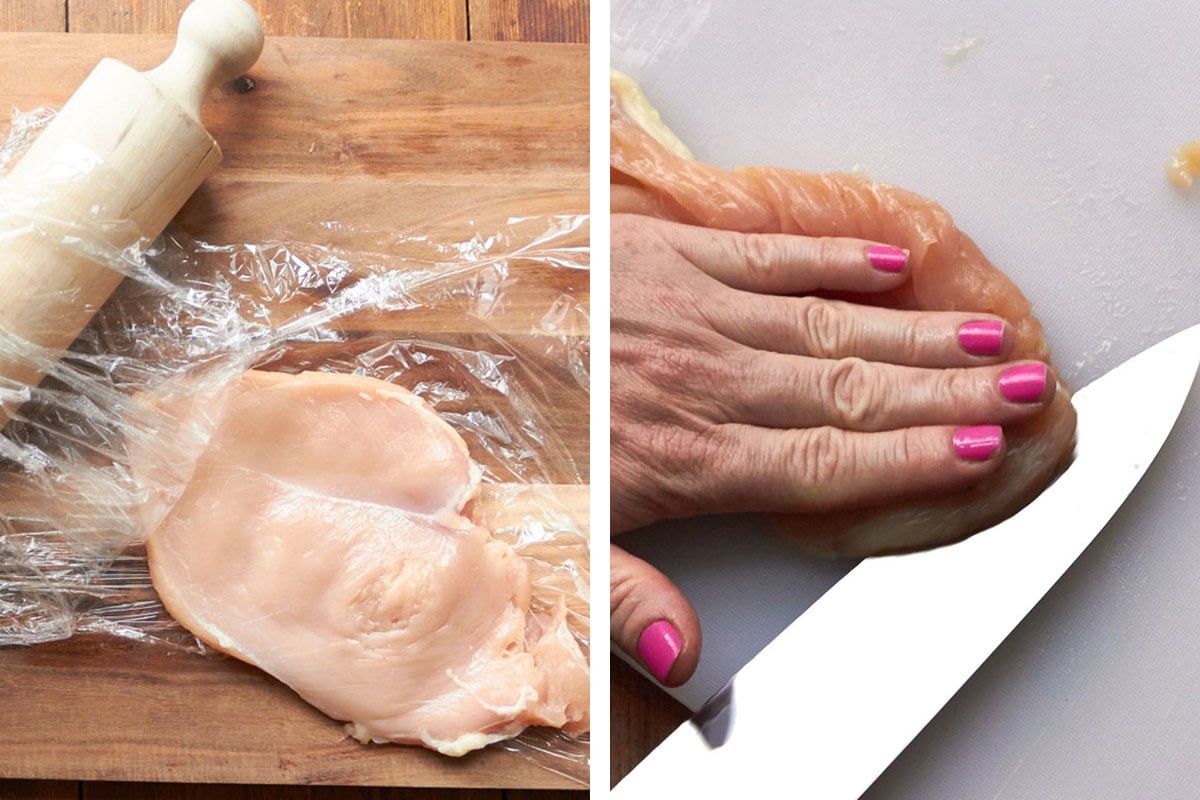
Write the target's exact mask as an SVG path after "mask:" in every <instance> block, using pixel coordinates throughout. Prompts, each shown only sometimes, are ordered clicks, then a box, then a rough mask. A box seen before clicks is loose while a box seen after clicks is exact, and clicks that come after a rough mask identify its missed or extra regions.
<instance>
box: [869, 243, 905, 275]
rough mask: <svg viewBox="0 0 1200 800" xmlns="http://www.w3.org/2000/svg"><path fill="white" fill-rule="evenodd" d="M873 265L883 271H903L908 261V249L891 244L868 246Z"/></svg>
mask: <svg viewBox="0 0 1200 800" xmlns="http://www.w3.org/2000/svg"><path fill="white" fill-rule="evenodd" d="M867 259H868V260H869V261H870V262H871V266H872V267H874V268H875V269H877V270H880V271H882V272H901V271H903V269H904V265H905V264H907V263H908V251H907V250H904V249H902V248H899V247H892V246H891V245H884V244H877V245H872V246H871V247H868V248H867Z"/></svg>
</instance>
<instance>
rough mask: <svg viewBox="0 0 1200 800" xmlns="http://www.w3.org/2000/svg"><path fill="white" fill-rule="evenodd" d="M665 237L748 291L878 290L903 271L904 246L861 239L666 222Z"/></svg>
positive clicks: (707, 269)
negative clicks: (713, 227)
mask: <svg viewBox="0 0 1200 800" xmlns="http://www.w3.org/2000/svg"><path fill="white" fill-rule="evenodd" d="M666 235H667V236H668V241H670V243H671V244H672V245H673V246H674V247H675V249H676V250H678V251H679V252H680V253H681V254H682V255H683V256H684V257H685V258H687V259H688V260H689V261H691V262H692V263H693V264H695V265H696V266H697V267H698V268H699V269H701V270H702V271H704V272H705V273H707V274H708V275H711V276H712V277H714V278H716V279H717V280H719V281H721V282H722V283H724V284H725V285H726V286H730V287H732V288H734V289H741V290H744V291H747V292H759V293H765V294H800V293H802V292H812V291H816V290H818V289H828V290H843V291H853V292H882V291H886V290H888V289H894V288H895V287H897V286H899V285H900V284H901V283H903V282H904V279H905V278H906V277H907V266H908V251H907V250H903V249H901V248H899V247H892V246H890V245H885V244H880V243H878V242H869V241H867V240H865V239H845V238H838V237H811V236H792V235H789V234H783V233H738V232H736V231H721V230H713V229H711V228H698V227H693V226H688V225H674V226H671V227H670V228H669V229H668V231H667V234H666Z"/></svg>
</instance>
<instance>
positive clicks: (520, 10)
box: [471, 0, 588, 42]
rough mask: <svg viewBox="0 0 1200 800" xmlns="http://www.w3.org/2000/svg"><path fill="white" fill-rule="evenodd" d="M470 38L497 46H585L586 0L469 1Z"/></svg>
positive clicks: (586, 36)
mask: <svg viewBox="0 0 1200 800" xmlns="http://www.w3.org/2000/svg"><path fill="white" fill-rule="evenodd" d="M471 38H472V39H473V40H475V41H484V40H487V41H498V42H587V41H588V3H587V0H583V2H580V1H579V0H516V2H513V1H512V0H471Z"/></svg>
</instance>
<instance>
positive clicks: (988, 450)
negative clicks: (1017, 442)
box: [952, 425, 1004, 461]
mask: <svg viewBox="0 0 1200 800" xmlns="http://www.w3.org/2000/svg"><path fill="white" fill-rule="evenodd" d="M952 441H953V442H954V452H955V453H956V454H957V455H958V457H959V458H961V459H964V460H966V461H987V460H988V459H989V458H991V457H992V453H995V452H996V451H997V450H999V449H1000V443H1001V442H1003V441H1004V431H1002V430H1000V426H999V425H976V426H974V427H971V428H959V429H958V430H956V431H955V432H954V436H953V438H952Z"/></svg>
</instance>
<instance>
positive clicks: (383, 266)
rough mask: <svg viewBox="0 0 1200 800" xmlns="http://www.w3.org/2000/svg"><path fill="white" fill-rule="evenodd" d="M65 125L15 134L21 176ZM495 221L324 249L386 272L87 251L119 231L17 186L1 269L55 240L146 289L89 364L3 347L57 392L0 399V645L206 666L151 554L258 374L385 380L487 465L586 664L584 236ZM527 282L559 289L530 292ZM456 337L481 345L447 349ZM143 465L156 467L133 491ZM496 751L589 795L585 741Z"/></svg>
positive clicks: (301, 261) (169, 250)
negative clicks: (149, 544) (91, 638)
mask: <svg viewBox="0 0 1200 800" xmlns="http://www.w3.org/2000/svg"><path fill="white" fill-rule="evenodd" d="M52 118H53V114H52V112H49V111H46V110H44V109H38V110H36V111H33V112H31V113H25V114H14V117H13V124H12V128H11V131H10V133H9V135H8V137H7V141H5V142H4V143H3V145H2V146H0V176H2V175H4V174H6V173H7V172H8V171H9V170H10V169H11V167H12V165H13V164H14V163H15V161H16V160H17V159H19V158H20V155H21V153H22V152H24V150H25V148H27V147H28V145H29V143H30V141H32V138H33V137H34V136H35V135H36V133H37V131H38V130H39V129H40V128H42V127H44V126H45V125H46V124H47V123H48V122H49V121H50V120H51V119H52ZM78 178H79V174H78V173H68V174H64V177H63V181H64V182H70V181H71V180H77V179H78ZM333 213H336V211H335V210H334V212H333ZM495 218H496V219H498V220H500V221H499V222H497V223H494V224H490V223H489V224H490V227H484V226H482V225H479V226H477V225H475V224H474V222H473V221H470V223H469V224H470V226H471V228H472V229H473V230H475V235H474V236H472V237H470V238H469V239H466V240H462V241H441V240H437V239H431V238H429V237H428V236H426V235H423V234H422V233H421V232H411V233H410V232H403V231H399V232H398V231H381V230H379V231H375V230H360V229H355V228H354V227H353V224H352V223H350V222H341V221H336V222H323V223H321V225H320V226H319V228H320V229H323V230H326V231H328V232H329V234H330V235H329V238H328V240H329V241H346V240H348V239H353V240H354V241H355V242H360V243H361V242H367V243H369V248H368V249H369V251H366V250H361V249H360V250H349V249H346V248H344V247H335V246H332V245H329V244H322V243H303V242H287V243H284V242H259V243H213V242H205V241H199V240H195V239H192V238H189V237H187V236H186V235H184V234H182V233H181V232H179V231H178V230H175V229H168V231H167V233H166V234H164V235H163V236H161V237H159V238H158V239H157V240H156V241H155V242H154V243H153V244H152V245H151V246H150V247H149V249H148V250H146V252H145V255H144V256H142V254H141V253H140V250H141V248H140V247H136V246H135V247H131V248H128V249H124V250H115V249H113V248H111V247H107V246H106V245H104V244H103V241H102V237H100V236H90V235H89V230H92V226H100V227H102V226H103V225H104V224H105V223H104V222H102V221H97V220H89V221H86V222H85V224H82V225H81V224H80V223H79V222H78V221H70V222H69V223H68V222H67V221H62V220H45V219H41V218H39V217H38V216H37V213H36V204H30V203H29V202H27V199H26V198H14V197H6V196H5V195H4V193H3V183H0V246H2V242H3V238H4V237H5V235H6V234H5V233H4V232H5V231H9V232H25V233H27V232H28V231H29V230H31V229H32V230H39V231H42V232H43V233H45V235H55V236H58V237H60V238H61V242H62V245H63V246H67V247H71V248H73V249H75V250H77V251H79V252H86V253H87V254H88V257H89V259H90V260H92V261H94V262H95V263H96V264H98V265H99V266H100V267H102V268H105V269H110V270H117V271H119V272H121V273H122V274H123V275H125V280H124V281H123V282H122V283H121V284H120V285H119V287H118V289H117V290H116V292H115V293H114V294H113V295H112V297H111V298H110V299H109V300H108V302H107V303H106V304H105V305H104V306H103V307H102V308H101V309H100V310H99V312H98V313H97V314H96V316H95V317H94V318H93V320H92V322H91V324H90V325H89V326H88V327H87V328H86V329H85V331H84V332H83V334H82V335H81V336H80V337H79V338H78V340H77V341H76V342H75V343H74V344H73V345H72V347H71V348H70V350H69V351H68V352H65V353H63V352H54V351H47V350H44V349H41V348H38V347H35V346H33V345H31V344H30V343H29V342H28V341H25V340H23V339H20V338H19V337H15V336H13V335H12V334H11V333H9V332H7V331H5V330H2V329H0V363H15V364H22V365H26V366H32V367H34V368H36V371H37V372H38V373H39V374H42V375H44V376H45V378H44V379H43V380H42V381H41V383H40V384H39V385H36V386H31V385H27V384H22V383H20V382H16V381H13V380H11V379H6V378H2V377H0V411H2V412H3V413H4V414H5V415H6V416H7V417H8V418H9V420H10V421H9V423H8V425H7V426H6V427H5V429H4V432H3V436H0V458H2V459H3V470H2V471H0V644H3V645H31V644H35V643H38V642H47V641H52V640H56V639H62V638H66V637H69V636H71V635H73V634H75V633H78V632H97V631H99V632H104V633H106V634H111V635H115V636H123V637H129V638H133V639H138V640H142V641H144V642H146V643H147V646H166V647H175V648H182V649H185V650H189V651H192V652H194V653H197V654H204V653H206V652H207V650H206V648H205V647H204V646H203V645H202V644H201V643H200V642H199V641H197V640H196V639H194V638H193V637H192V636H191V635H190V634H188V633H187V632H186V631H185V630H184V629H182V628H181V627H180V626H179V625H178V624H177V623H175V622H174V620H172V619H171V617H170V616H169V615H168V614H167V613H166V611H165V610H164V608H163V607H162V605H161V603H160V602H159V600H158V598H157V596H156V594H155V592H154V590H153V588H152V586H151V583H150V579H149V574H148V570H147V564H146V556H145V548H144V546H143V540H144V536H145V534H146V531H147V530H149V529H152V528H153V525H154V524H155V522H156V521H157V519H160V518H161V516H162V514H164V513H165V512H166V510H167V509H169V507H170V504H171V502H172V500H173V499H174V498H176V497H178V495H179V493H180V492H181V491H182V488H183V487H184V485H185V484H186V482H187V480H188V478H189V476H190V474H191V468H192V466H193V465H194V462H195V459H196V458H197V457H198V455H199V454H200V452H201V451H202V450H203V448H204V446H205V444H206V442H207V440H208V436H209V435H210V433H211V431H212V429H213V427H214V425H215V423H216V422H217V420H219V418H220V414H221V407H222V405H221V404H222V398H223V397H224V396H225V395H226V394H227V392H228V391H229V390H230V389H231V388H232V387H233V386H234V385H235V383H236V381H237V380H238V378H239V377H240V375H241V374H242V372H243V371H244V370H246V369H247V368H250V367H255V368H259V369H268V370H280V371H285V372H299V371H302V370H324V371H332V372H352V373H356V374H360V375H367V376H372V377H375V378H378V379H381V380H384V381H389V382H393V383H396V384H399V385H402V386H404V387H405V388H407V389H409V390H411V391H413V392H414V393H416V394H418V395H419V396H421V397H422V398H424V399H425V400H426V401H427V402H429V404H430V405H432V406H433V407H434V408H435V409H436V410H437V411H438V412H439V413H440V414H441V416H442V417H443V418H444V419H445V420H447V421H448V422H449V423H450V424H451V425H452V426H453V427H454V428H455V429H456V430H457V431H458V432H459V433H460V434H461V435H462V437H463V438H464V440H465V441H466V442H467V445H468V447H469V449H470V451H471V455H472V457H473V459H474V460H475V461H476V462H477V463H478V464H479V466H480V467H481V469H482V471H483V476H484V477H483V480H484V489H483V494H484V496H485V498H486V497H487V496H488V495H492V496H494V497H497V498H498V500H499V501H498V502H494V503H491V504H488V503H484V504H481V505H483V506H485V507H491V508H494V509H497V511H495V512H493V513H491V514H490V515H485V518H484V519H483V522H485V523H486V524H488V525H489V527H491V528H492V530H493V533H494V534H495V535H496V536H498V537H500V538H503V539H505V540H507V541H509V542H510V543H511V544H512V545H513V546H514V547H515V548H516V550H517V551H518V553H520V554H521V555H522V556H523V557H524V558H526V559H527V560H528V562H529V563H530V565H531V567H532V571H533V574H534V576H535V578H534V604H535V607H536V606H537V605H538V604H543V605H545V606H551V605H555V604H557V603H558V602H559V601H560V598H565V599H566V602H567V606H568V609H569V622H570V627H571V630H572V633H573V634H574V635H575V637H576V639H577V641H578V642H579V643H580V644H581V646H582V647H583V648H584V652H585V653H586V652H587V650H588V640H589V625H588V620H589V614H588V605H587V604H588V599H587V598H588V563H589V562H588V544H587V535H586V530H587V528H586V525H587V502H586V486H584V482H585V478H586V473H585V472H584V470H586V468H587V463H586V458H582V456H583V455H585V454H586V451H585V450H582V451H581V447H580V442H586V429H587V428H586V426H587V418H586V412H584V411H582V409H586V408H587V401H586V400H587V392H588V343H587V336H586V333H587V320H588V316H587V308H586V288H587V272H586V269H587V261H588V249H587V244H586V243H587V234H586V227H587V218H586V216H572V215H567V216H564V215H553V214H548V215H545V216H538V217H521V218H506V217H504V216H503V214H499V215H496V216H495ZM62 231H66V233H62ZM347 233H352V234H353V235H352V236H347V235H346V234H347ZM9 235H12V234H9ZM140 244H141V245H145V243H140ZM530 270H534V271H537V272H538V274H549V275H552V276H553V279H552V280H549V281H541V282H539V284H538V286H539V289H538V290H537V291H529V290H528V284H527V283H523V282H522V281H523V276H525V275H528V274H530ZM547 286H548V287H550V289H549V290H547V289H546V288H545V287H547ZM514 304H518V305H520V306H521V313H520V314H513V313H511V312H512V311H513V306H514ZM530 304H533V307H531V305H530ZM439 319H445V320H461V322H460V323H458V322H456V324H454V325H452V326H449V327H448V328H447V329H446V330H444V331H443V330H441V328H439V326H438V324H436V321H437V320H439ZM514 319H518V320H525V321H526V322H525V323H524V327H522V326H521V325H520V324H517V323H514V322H513V320H514ZM530 319H532V320H534V323H533V325H532V327H530V326H529V324H528V322H527V321H528V320H530ZM406 321H411V323H412V324H411V325H409V324H406ZM406 331H411V332H407V333H406ZM164 397H169V398H171V402H169V403H164V402H162V400H163V398H164ZM564 409H580V410H581V411H580V412H579V413H578V414H575V415H572V414H570V413H564V411H563V410H564ZM581 431H582V432H583V433H582V438H580V436H581V434H580V432H581ZM135 451H136V452H138V453H139V458H142V457H144V456H145V454H149V457H150V458H151V459H153V461H152V463H151V464H149V465H145V464H143V463H141V462H140V461H139V469H138V471H137V473H136V474H134V472H133V471H132V470H131V469H130V453H131V452H135ZM143 475H150V476H153V478H152V482H151V483H149V484H147V483H145V482H144V481H143V480H142V479H141V477H140V476H143ZM518 501H519V502H518ZM498 746H502V747H506V748H509V749H515V750H517V751H520V752H522V753H524V754H525V755H527V756H528V757H529V758H531V759H533V760H534V761H536V762H537V763H538V764H540V765H543V766H545V767H546V768H548V769H552V770H554V771H556V772H559V773H561V774H564V775H567V776H569V777H572V778H574V779H576V780H579V781H581V782H583V781H586V779H587V751H588V747H587V743H586V737H583V739H581V740H573V739H570V738H568V737H566V736H565V735H562V734H560V733H558V732H548V731H546V730H535V729H531V730H529V731H527V732H526V733H525V734H522V736H521V737H519V738H518V739H515V740H512V741H509V742H506V743H502V744H501V745H498Z"/></svg>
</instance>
